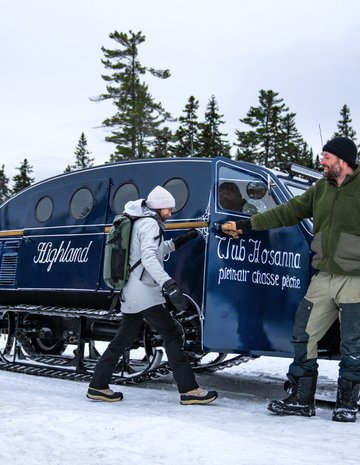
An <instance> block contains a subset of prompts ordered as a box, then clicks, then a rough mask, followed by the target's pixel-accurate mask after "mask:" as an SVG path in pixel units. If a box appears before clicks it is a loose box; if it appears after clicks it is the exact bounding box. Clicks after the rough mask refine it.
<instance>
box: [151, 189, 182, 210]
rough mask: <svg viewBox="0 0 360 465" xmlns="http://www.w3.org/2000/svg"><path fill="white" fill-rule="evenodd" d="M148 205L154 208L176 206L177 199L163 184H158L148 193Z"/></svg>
mask: <svg viewBox="0 0 360 465" xmlns="http://www.w3.org/2000/svg"><path fill="white" fill-rule="evenodd" d="M146 205H147V206H148V207H149V208H151V209H152V210H158V209H161V208H174V207H175V199H174V197H173V196H172V195H171V194H170V192H168V191H167V190H166V189H164V188H163V187H161V186H156V187H155V188H154V189H153V190H152V191H151V192H150V194H149V195H148V197H147V199H146Z"/></svg>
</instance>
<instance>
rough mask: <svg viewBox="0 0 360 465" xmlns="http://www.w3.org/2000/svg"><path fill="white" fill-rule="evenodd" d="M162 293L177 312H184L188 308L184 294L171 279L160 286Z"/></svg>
mask: <svg viewBox="0 0 360 465" xmlns="http://www.w3.org/2000/svg"><path fill="white" fill-rule="evenodd" d="M162 290H163V293H164V295H165V296H167V297H168V298H169V300H170V302H171V303H172V304H173V306H174V307H175V309H176V312H177V313H181V312H184V311H185V310H186V309H187V308H188V302H187V300H186V297H185V296H184V294H183V293H182V292H181V291H180V289H179V288H178V287H177V285H176V282H175V281H174V280H173V279H169V280H168V281H166V282H165V283H164V285H163V287H162Z"/></svg>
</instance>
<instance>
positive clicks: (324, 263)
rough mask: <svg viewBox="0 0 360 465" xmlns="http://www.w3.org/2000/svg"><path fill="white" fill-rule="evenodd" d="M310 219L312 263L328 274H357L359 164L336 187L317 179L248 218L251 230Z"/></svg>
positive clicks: (359, 264)
mask: <svg viewBox="0 0 360 465" xmlns="http://www.w3.org/2000/svg"><path fill="white" fill-rule="evenodd" d="M304 218H313V223H314V230H313V231H314V238H313V241H312V243H311V249H312V251H313V252H314V256H313V261H312V266H313V268H315V269H316V270H320V271H325V272H328V273H331V274H340V275H347V276H360V167H359V166H358V167H357V169H356V170H355V172H354V174H353V175H351V176H346V178H345V180H344V182H343V183H342V184H341V186H340V187H338V186H337V185H336V184H335V183H333V182H330V181H328V180H326V179H325V178H323V179H320V180H319V181H317V182H316V183H315V184H314V185H312V186H311V187H310V188H309V189H308V190H307V191H306V192H305V193H304V194H302V195H299V196H297V197H294V198H293V199H291V200H289V201H288V202H287V203H286V204H282V205H279V206H278V207H276V208H273V209H272V210H269V211H267V212H264V213H258V214H256V215H254V216H252V217H251V225H252V228H253V229H254V230H264V229H271V228H277V227H281V226H291V225H294V224H297V223H299V222H300V221H301V220H303V219H304Z"/></svg>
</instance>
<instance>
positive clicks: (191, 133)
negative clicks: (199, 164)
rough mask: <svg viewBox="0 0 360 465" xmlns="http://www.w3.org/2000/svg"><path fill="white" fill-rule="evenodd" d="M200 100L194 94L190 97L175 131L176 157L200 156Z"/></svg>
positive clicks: (174, 151)
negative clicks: (198, 113) (198, 112)
mask: <svg viewBox="0 0 360 465" xmlns="http://www.w3.org/2000/svg"><path fill="white" fill-rule="evenodd" d="M198 109H199V101H198V100H196V99H195V97H194V96H193V95H191V96H190V97H189V100H188V103H187V104H186V105H185V108H184V110H183V113H184V115H182V116H180V117H179V122H180V125H179V128H178V130H177V131H176V132H175V146H174V147H173V153H174V155H175V156H176V157H197V156H199V150H200V144H199V130H200V123H199V122H198V116H197V111H198Z"/></svg>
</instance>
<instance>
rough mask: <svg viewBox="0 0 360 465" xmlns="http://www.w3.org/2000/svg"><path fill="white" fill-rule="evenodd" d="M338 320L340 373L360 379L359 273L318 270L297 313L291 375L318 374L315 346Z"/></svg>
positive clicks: (343, 376)
mask: <svg viewBox="0 0 360 465" xmlns="http://www.w3.org/2000/svg"><path fill="white" fill-rule="evenodd" d="M337 318H339V319H340V337H341V345H340V353H341V361H340V365H339V366H340V370H339V375H340V377H342V378H345V379H348V380H350V381H360V276H340V275H331V274H328V273H324V272H321V271H320V272H318V273H317V274H316V275H314V276H313V278H312V280H311V283H310V286H309V288H308V290H307V293H306V295H305V297H304V299H303V300H302V301H301V302H300V304H299V307H298V309H297V312H296V317H295V325H294V333H293V338H292V343H293V346H294V352H295V357H294V361H293V363H291V365H290V367H289V373H290V374H292V375H294V376H311V375H312V374H315V373H317V368H318V363H317V356H318V355H317V345H318V342H319V341H320V339H321V338H322V337H323V336H324V335H325V333H326V332H327V330H328V329H329V328H330V327H331V325H332V324H333V323H334V321H335V320H336V319H337Z"/></svg>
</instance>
